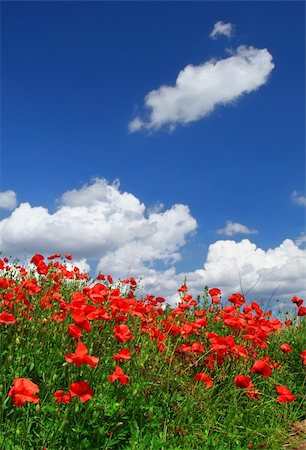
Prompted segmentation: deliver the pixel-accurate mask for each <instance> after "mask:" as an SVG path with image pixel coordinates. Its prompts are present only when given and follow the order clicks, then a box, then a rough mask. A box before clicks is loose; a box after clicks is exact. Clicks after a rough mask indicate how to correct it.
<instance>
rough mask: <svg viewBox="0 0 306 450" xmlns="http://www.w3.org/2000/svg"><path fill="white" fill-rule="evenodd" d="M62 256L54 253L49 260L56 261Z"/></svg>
mask: <svg viewBox="0 0 306 450" xmlns="http://www.w3.org/2000/svg"><path fill="white" fill-rule="evenodd" d="M60 257H61V254H60V253H53V255H50V256H48V259H49V260H51V259H56V258H60Z"/></svg>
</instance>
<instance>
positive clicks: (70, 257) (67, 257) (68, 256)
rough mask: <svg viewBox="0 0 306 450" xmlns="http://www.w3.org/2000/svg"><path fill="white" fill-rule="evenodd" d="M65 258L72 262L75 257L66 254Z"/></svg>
mask: <svg viewBox="0 0 306 450" xmlns="http://www.w3.org/2000/svg"><path fill="white" fill-rule="evenodd" d="M65 258H66V259H69V261H71V260H72V258H73V256H72V255H70V253H66V255H65Z"/></svg>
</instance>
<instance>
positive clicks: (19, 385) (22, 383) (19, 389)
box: [8, 378, 39, 406]
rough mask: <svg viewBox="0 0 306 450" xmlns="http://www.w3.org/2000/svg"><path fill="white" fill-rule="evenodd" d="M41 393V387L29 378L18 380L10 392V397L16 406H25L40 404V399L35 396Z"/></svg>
mask: <svg viewBox="0 0 306 450" xmlns="http://www.w3.org/2000/svg"><path fill="white" fill-rule="evenodd" d="M37 392H39V387H38V386H37V384H35V383H33V381H31V380H28V379H27V378H16V380H14V381H13V385H12V387H11V389H10V390H9V393H8V396H9V397H12V398H13V403H14V405H15V406H24V404H25V402H31V403H38V402H39V398H38V397H37V396H36V395H34V394H37Z"/></svg>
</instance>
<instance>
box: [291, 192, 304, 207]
mask: <svg viewBox="0 0 306 450" xmlns="http://www.w3.org/2000/svg"><path fill="white" fill-rule="evenodd" d="M291 199H292V201H293V203H294V204H295V205H298V206H306V196H305V195H302V194H300V193H299V192H297V191H294V192H292V194H291Z"/></svg>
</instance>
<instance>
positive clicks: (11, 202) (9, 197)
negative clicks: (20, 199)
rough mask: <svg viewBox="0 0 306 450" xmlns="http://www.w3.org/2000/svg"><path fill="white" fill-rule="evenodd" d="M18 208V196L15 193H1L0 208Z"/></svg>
mask: <svg viewBox="0 0 306 450" xmlns="http://www.w3.org/2000/svg"><path fill="white" fill-rule="evenodd" d="M16 206H17V196H16V193H15V192H14V191H10V190H9V191H4V192H0V208H3V209H9V210H13V209H15V208H16Z"/></svg>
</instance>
